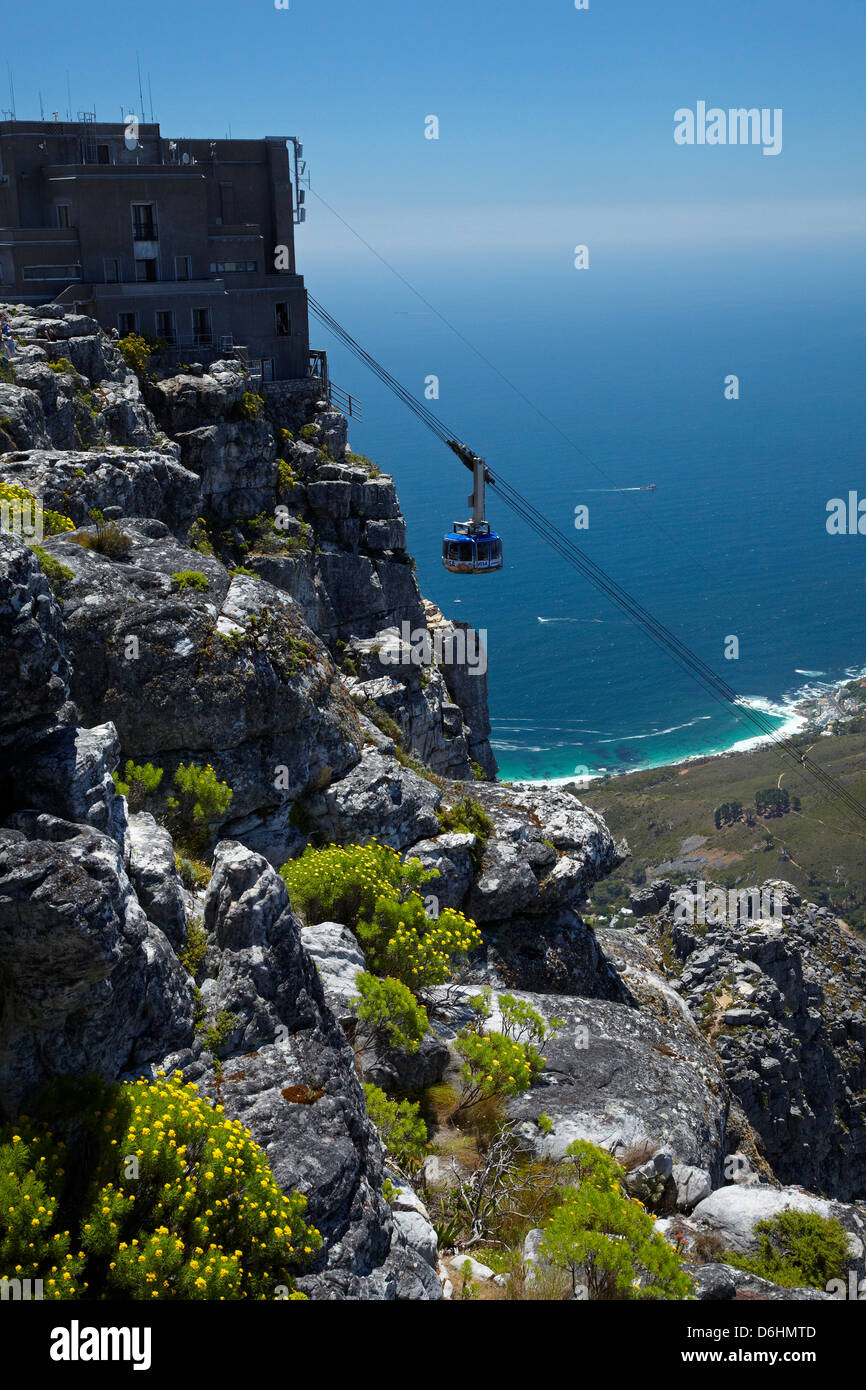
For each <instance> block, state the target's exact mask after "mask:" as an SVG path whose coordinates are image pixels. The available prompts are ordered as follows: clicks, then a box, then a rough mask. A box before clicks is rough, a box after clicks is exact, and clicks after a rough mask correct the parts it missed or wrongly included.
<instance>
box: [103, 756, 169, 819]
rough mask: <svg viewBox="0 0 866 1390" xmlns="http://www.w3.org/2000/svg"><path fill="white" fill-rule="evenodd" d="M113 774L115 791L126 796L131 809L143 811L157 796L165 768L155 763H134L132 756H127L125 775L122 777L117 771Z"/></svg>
mask: <svg viewBox="0 0 866 1390" xmlns="http://www.w3.org/2000/svg"><path fill="white" fill-rule="evenodd" d="M111 775H112V777H113V778H114V789H115V791H116V792H117V794H118V796H125V797H126V799H127V801H128V802H129V809H130V811H141V810H144V809H145V808H146V807H147V806H148V803H150V802H151V801H152V799H153V797H155V796H156V793H157V791H158V790H159V784H160V782H161V781H162V778H163V769H162V768H161V767H154V765H153V763H134V762H133V761H132V759H131V758H127V760H126V764H125V766H124V769H123V777H122V778H121V777H120V775H119V773H117V772H113V773H112V774H111Z"/></svg>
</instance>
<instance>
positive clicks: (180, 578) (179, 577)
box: [171, 570, 210, 593]
mask: <svg viewBox="0 0 866 1390" xmlns="http://www.w3.org/2000/svg"><path fill="white" fill-rule="evenodd" d="M171 582H172V586H173V587H174V588H175V589H177V591H178V593H182V592H183V590H184V589H198V590H200V591H201V592H202V593H203V592H204V590H205V589H207V588H209V586H210V585H209V580H208V577H207V575H206V574H202V572H201V570H177V571H176V572H175V573H174V574H173V575H172V576H171Z"/></svg>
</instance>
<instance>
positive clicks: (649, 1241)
mask: <svg viewBox="0 0 866 1390" xmlns="http://www.w3.org/2000/svg"><path fill="white" fill-rule="evenodd" d="M566 1152H567V1154H568V1155H569V1157H571V1158H572V1159H573V1160H574V1167H575V1176H576V1178H577V1182H578V1184H579V1185H578V1186H569V1187H566V1188H564V1189H563V1191H562V1194H561V1197H562V1201H561V1204H560V1206H559V1207H558V1208H557V1209H556V1211H554V1213H553V1215H552V1216H551V1217H550V1218H549V1219H548V1220H547V1221H546V1222H545V1225H544V1239H543V1241H542V1243H541V1254H542V1256H543V1257H544V1258H545V1259H547V1260H549V1261H550V1262H551V1264H553V1265H554V1266H555V1267H556V1268H558V1269H562V1270H565V1271H567V1272H568V1274H570V1276H571V1280H572V1287H573V1288H574V1289H575V1290H576V1289H577V1288H578V1286H579V1285H581V1284H582V1285H583V1286H584V1287H585V1289H586V1296H587V1297H588V1298H589V1299H591V1300H597V1299H617V1300H621V1299H684V1298H688V1297H689V1295H690V1294H691V1293H692V1284H691V1280H690V1279H689V1278H688V1276H687V1275H686V1274H685V1273H684V1271H683V1270H682V1268H681V1261H680V1256H679V1255H678V1254H677V1252H676V1251H675V1250H674V1248H673V1246H671V1245H668V1243H667V1241H666V1240H665V1239H664V1238H663V1237H662V1236H661V1235H659V1234H658V1232H657V1231H656V1229H655V1223H654V1221H653V1218H652V1217H651V1216H650V1215H649V1213H648V1212H646V1211H644V1209H643V1207H642V1206H641V1204H640V1203H639V1202H637V1201H635V1200H634V1199H633V1198H629V1197H627V1196H625V1195H624V1194H623V1192H622V1190H621V1179H622V1170H621V1169H620V1167H619V1165H618V1164H617V1163H616V1161H615V1159H613V1158H612V1157H611V1156H610V1154H607V1153H605V1152H604V1150H602V1149H599V1148H597V1147H596V1146H595V1145H594V1144H589V1143H587V1142H586V1141H585V1140H578V1141H577V1142H576V1143H574V1144H571V1145H569V1147H568V1149H567V1150H566Z"/></svg>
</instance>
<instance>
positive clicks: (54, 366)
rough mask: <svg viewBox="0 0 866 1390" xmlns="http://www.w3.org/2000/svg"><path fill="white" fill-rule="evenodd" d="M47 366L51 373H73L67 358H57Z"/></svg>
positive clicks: (73, 369)
mask: <svg viewBox="0 0 866 1390" xmlns="http://www.w3.org/2000/svg"><path fill="white" fill-rule="evenodd" d="M47 365H48V366H49V367H50V368H51V370H52V372H60V373H66V372H74V371H75V368H74V367H73V365H72V363H71V362H70V360H69V358H68V357H58V358H56V359H55V361H53V362H49V363H48V364H47Z"/></svg>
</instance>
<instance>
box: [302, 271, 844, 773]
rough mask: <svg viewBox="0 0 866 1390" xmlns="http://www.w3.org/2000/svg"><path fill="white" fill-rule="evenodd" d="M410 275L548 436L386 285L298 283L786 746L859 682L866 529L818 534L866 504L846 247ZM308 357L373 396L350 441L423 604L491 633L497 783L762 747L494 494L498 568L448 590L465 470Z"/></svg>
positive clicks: (352, 366) (344, 280) (380, 392)
mask: <svg viewBox="0 0 866 1390" xmlns="http://www.w3.org/2000/svg"><path fill="white" fill-rule="evenodd" d="M401 268H402V269H403V271H404V272H405V273H407V274H408V276H409V278H410V279H411V280H412V281H413V282H414V283H415V284H417V285H418V287H419V288H420V289H421V290H422V291H423V292H424V294H425V295H427V296H428V297H429V298H430V300H431V301H432V302H433V303H435V304H436V306H437V307H438V308H440V309H441V310H442V312H443V313H444V314H446V315H447V317H448V318H449V319H450V320H451V321H452V322H454V323H456V324H457V325H458V326H459V327H460V329H461V330H462V331H463V332H464V333H465V334H466V335H467V337H468V338H469V339H470V340H471V342H472V343H473V344H474V345H475V346H476V347H477V348H478V349H479V351H480V352H481V353H482V354H483V355H484V356H485V357H486V358H488V359H489V361H490V362H491V363H493V364H495V366H496V367H498V368H499V369H500V370H501V371H502V372H503V373H504V374H505V375H506V376H507V377H509V378H510V380H511V382H512V383H513V384H514V385H515V386H516V387H517V388H518V390H519V392H521V393H523V394H524V395H525V396H527V397H529V398H530V400H531V401H532V402H534V403H536V404H537V405H538V406H539V407H540V408H541V410H542V411H543V413H544V415H546V416H547V417H548V419H549V421H550V422H552V423H546V422H545V421H543V420H541V419H539V418H538V416H537V415H536V414H534V413H533V411H532V409H531V408H530V407H529V406H528V405H527V404H526V403H525V401H524V400H523V399H521V398H520V396H519V395H517V394H515V392H514V391H513V390H512V389H510V387H509V386H508V385H507V384H506V383H505V382H503V381H502V380H501V379H500V378H499V377H498V376H497V375H496V374H495V373H494V372H493V371H491V370H490V369H489V367H488V366H487V365H485V363H484V362H483V361H481V360H479V358H478V357H477V356H476V355H474V354H473V352H471V351H470V350H469V349H468V348H467V347H466V346H465V345H464V344H463V343H461V342H460V341H459V340H458V339H456V338H455V337H454V336H453V335H452V334H451V333H449V331H448V330H447V328H446V327H445V326H444V325H443V324H442V323H441V322H439V321H438V320H437V319H436V318H435V316H433V315H432V314H430V313H429V311H427V310H425V309H424V307H423V306H421V305H419V303H418V302H417V300H414V299H413V298H412V297H411V295H409V293H408V292H407V291H406V290H405V289H404V288H403V287H402V286H401V285H399V284H398V283H397V282H395V281H394V280H393V279H392V278H391V277H389V276H388V274H387V272H386V271H384V270H383V269H382V268H381V267H379V266H377V265H375V264H373V266H372V268H371V266H370V264H369V263H368V262H366V261H359V262H357V264H354V263H353V265H352V266H351V267H338V268H336V269H335V268H334V267H333V266H332V265H331V264H329V263H327V262H324V261H323V263H322V266H321V267H320V268H318V269H317V268H316V267H315V265H313V267H312V268H309V267H308V269H307V279H308V283H309V284H310V288H311V289H312V291H313V292H314V293H315V294H316V295H317V297H318V298H319V299H321V300H322V301H323V302H324V303H325V305H326V306H327V307H328V308H329V309H330V311H331V312H332V313H334V314H335V316H336V317H337V318H338V319H339V320H341V321H342V322H343V323H344V324H345V325H346V326H347V327H348V328H349V329H350V331H351V332H353V333H354V334H355V336H356V337H358V338H359V339H360V340H361V341H362V342H363V343H364V345H365V346H366V347H367V348H368V349H369V350H370V351H371V352H372V353H374V355H375V356H377V357H378V358H379V359H380V360H381V361H383V362H384V364H385V365H386V366H387V367H388V368H389V369H390V370H392V371H393V372H394V374H395V375H396V376H398V377H399V379H400V380H402V381H403V382H404V383H405V384H406V385H407V386H408V387H409V388H410V389H412V390H413V391H414V392H415V393H416V394H417V395H418V396H419V397H421V396H422V395H423V392H424V385H425V380H426V379H427V378H428V377H429V376H430V375H435V376H436V377H437V378H438V380H439V391H440V395H439V399H438V401H433V402H429V404H430V405H431V408H433V409H434V410H435V411H437V412H438V413H439V415H440V417H441V418H442V419H443V421H444V422H445V423H446V424H448V425H449V426H453V427H454V429H455V430H456V431H457V432H458V434H459V435H460V436H461V437H462V438H463V439H464V440H465V442H467V443H468V444H469V445H470V446H471V447H472V448H473V449H475V450H477V451H478V452H480V453H483V454H484V455H485V456H486V458H487V459H488V462H489V464H490V466H491V467H492V468H493V469H494V470H496V469H499V470H500V471H501V472H502V474H503V475H504V476H506V477H508V479H509V480H510V481H512V482H514V483H515V485H516V486H517V487H519V488H520V489H521V491H523V492H526V493H528V494H530V495H531V497H532V499H533V501H535V503H536V504H537V505H538V506H539V507H540V508H541V509H542V510H543V511H544V512H545V513H546V514H547V515H548V516H549V517H550V518H551V519H552V520H553V521H555V523H556V524H557V525H559V526H560V527H562V528H564V529H566V530H570V531H571V533H572V534H574V535H575V537H576V539H578V541H579V543H580V544H581V545H583V546H584V547H585V549H586V551H587V552H588V553H589V554H590V555H591V556H592V557H593V558H594V559H595V560H596V561H597V562H598V563H599V564H600V565H601V566H603V567H604V568H605V569H606V570H607V571H608V572H609V573H610V574H612V575H613V576H614V577H615V578H616V579H618V580H619V582H620V583H622V584H623V585H624V586H625V587H626V588H627V589H628V590H629V591H630V592H631V593H632V594H633V595H635V596H636V597H637V598H639V599H640V601H641V602H642V603H643V604H644V605H645V606H646V607H647V608H648V609H650V611H651V612H653V613H654V614H655V615H656V616H657V617H658V618H660V619H661V620H662V621H663V622H665V623H666V624H667V625H668V627H670V629H671V630H672V631H674V632H675V633H676V634H677V636H679V637H680V638H682V639H683V640H684V641H685V642H687V643H688V645H689V646H690V647H691V648H692V650H693V651H695V652H696V653H697V654H698V655H699V656H701V657H702V658H703V659H704V660H706V661H707V662H709V663H710V664H711V665H712V666H713V667H714V669H715V670H716V671H718V672H719V674H721V675H723V676H724V678H725V679H726V680H727V681H728V682H729V683H730V684H731V685H732V686H734V688H735V689H736V690H737V691H738V692H739V693H740V694H741V695H742V696H743V697H745V698H746V700H747V701H749V702H750V703H752V704H753V705H754V706H756V707H758V708H760V709H762V710H764V711H766V712H767V713H769V714H770V715H771V717H772V719H773V721H774V724H775V726H776V727H777V728H782V727H785V726H786V724H787V723H788V721H789V720H790V707H791V704H792V703H793V702H794V701H795V699H796V698H798V697H799V696H800V695H801V694H802V693H803V692H804V691H807V690H814V689H816V688H820V687H821V686H823V685H825V684H828V683H832V682H834V681H838V680H841V679H843V678H844V677H845V675H846V674H854V673H855V672H856V671H858V670H859V669H860V668H861V666H862V665H863V663H864V661H866V621H864V612H866V609H864V603H863V598H864V558H866V536H829V535H828V534H827V531H826V526H825V520H826V504H827V502H828V500H829V499H830V498H831V497H835V496H843V497H844V496H847V493H848V492H849V490H850V489H857V488H858V486H859V487H860V489H861V492H862V494H863V495H864V496H866V469H864V467H863V456H862V443H861V440H862V426H863V411H862V387H861V378H862V362H863V348H864V327H863V324H864V321H866V320H864V314H863V307H864V306H863V299H864V286H866V276H864V275H863V273H862V271H863V267H862V264H858V263H856V262H855V261H854V260H853V258H850V259H848V260H846V259H845V257H844V256H842V255H840V254H839V252H838V250H837V251H835V252H833V253H832V254H831V252H830V251H828V252H827V255H826V257H823V258H822V257H821V256H817V257H815V256H812V257H811V259H810V260H809V261H808V262H807V263H804V261H803V260H802V259H801V258H800V257H799V256H796V255H794V254H791V255H789V256H787V257H786V256H785V255H783V254H776V255H774V256H769V255H767V256H763V257H762V256H760V255H758V254H757V253H752V254H750V255H747V254H746V253H742V254H740V255H739V256H738V257H737V256H731V257H706V258H703V259H702V258H699V257H692V258H691V259H688V258H683V257H679V258H676V259H673V258H671V259H668V260H658V261H657V262H655V263H653V262H651V261H643V260H639V261H636V260H634V259H631V260H628V259H620V260H616V261H615V262H614V264H613V265H612V266H611V267H610V268H608V269H607V271H606V272H605V273H604V274H597V275H596V274H593V276H592V277H590V276H583V277H581V276H580V275H577V274H573V273H572V274H571V275H568V274H565V273H563V272H562V271H560V270H559V269H558V268H554V267H552V266H546V265H541V266H538V265H533V266H530V267H528V268H527V269H526V273H524V274H521V273H519V272H520V267H519V266H517V267H515V265H513V264H512V263H509V262H506V261H505V260H497V259H496V258H495V257H494V258H492V259H490V260H488V261H486V262H484V263H483V264H482V263H452V264H449V265H436V264H426V263H425V264H424V265H418V266H415V267H406V266H403V267H401ZM314 341H315V343H316V345H319V344H320V343H321V344H322V345H324V346H326V347H327V348H328V349H329V353H330V357H331V366H332V373H333V376H334V378H335V379H336V380H337V381H338V382H339V383H340V384H341V385H343V386H345V387H347V388H349V389H351V390H353V391H355V392H357V393H358V394H359V395H360V396H361V398H362V400H363V402H364V409H365V423H364V424H363V425H359V424H356V423H353V425H352V428H351V440H352V443H353V446H354V447H355V448H356V449H359V450H361V451H363V452H365V453H367V454H369V455H370V456H371V457H372V458H374V459H376V460H377V461H378V462H379V464H380V465H381V466H382V467H383V468H384V469H385V470H387V471H388V472H392V473H393V474H394V476H395V479H396V482H397V487H398V492H399V495H400V499H401V503H402V506H403V511H404V513H405V515H406V519H407V522H408V526H409V547H410V549H411V551H412V553H413V555H414V556H415V557H416V560H417V563H418V571H419V580H420V583H421V587H422V591H423V592H424V594H425V595H426V596H428V597H430V598H432V599H434V600H435V601H436V602H437V603H438V604H439V605H440V606H441V607H442V608H443V610H444V611H445V612H446V613H448V614H450V615H453V616H455V617H462V618H464V619H466V620H467V621H469V622H471V623H472V624H473V625H475V626H476V627H478V628H481V629H484V630H485V631H486V634H487V645H488V653H489V689H490V708H491V716H492V721H493V730H494V733H493V738H494V747H495V750H496V753H497V757H498V759H499V762H500V768H501V774H502V776H503V777H506V778H554V777H569V776H573V775H575V770H576V769H577V770H578V771H579V770H580V769H587V770H588V771H589V772H590V773H595V772H598V771H602V770H604V771H611V772H619V771H625V770H627V769H629V768H636V767H641V766H648V765H653V764H659V763H665V762H671V761H678V760H680V759H682V758H686V757H690V756H695V755H698V754H701V753H706V752H710V751H720V750H724V749H726V748H730V747H732V746H734V745H735V744H737V743H739V742H741V741H742V740H744V739H747V738H749V737H750V736H751V735H753V734H754V729H753V728H751V727H750V725H749V724H748V723H747V722H746V721H745V720H744V719H743V718H742V715H741V711H736V710H733V709H731V708H730V707H729V706H724V707H723V706H720V705H718V704H716V703H715V701H714V700H713V699H712V698H711V697H710V695H709V694H707V692H705V691H704V690H703V689H702V688H701V687H700V686H698V685H696V684H695V682H694V680H693V679H692V678H691V677H690V676H689V675H687V674H686V673H685V672H684V671H682V670H681V669H680V668H679V667H678V666H677V665H676V664H675V663H674V662H673V661H672V660H671V658H670V657H669V656H668V655H667V654H666V653H664V652H662V651H660V650H659V649H658V648H657V647H656V646H655V645H654V644H653V643H652V642H651V641H650V640H649V639H648V638H647V637H646V635H645V634H643V633H642V632H640V631H638V630H637V629H636V628H635V627H633V626H632V625H631V623H630V622H629V620H628V619H627V618H626V617H625V616H624V615H623V614H622V613H621V612H620V611H619V610H618V609H616V608H614V607H612V606H611V604H610V602H609V601H608V599H607V598H606V597H604V596H603V595H601V594H600V593H598V592H596V591H595V590H594V589H593V588H591V587H590V586H589V585H588V584H587V583H586V581H585V580H584V579H583V578H582V577H581V576H580V575H578V574H576V573H574V572H573V571H571V570H570V569H568V568H567V567H565V566H564V565H563V563H562V562H561V561H560V560H559V559H558V557H557V556H555V555H554V554H553V553H552V552H550V551H549V550H548V549H547V548H545V547H544V546H543V545H542V543H541V542H540V541H539V540H538V539H537V538H536V537H535V536H534V535H533V534H532V533H530V532H528V531H527V530H526V529H525V528H524V527H523V526H522V524H521V523H520V522H518V521H517V520H516V519H514V518H512V517H511V516H510V514H509V513H507V512H506V511H504V510H503V509H502V507H501V504H499V503H497V500H496V497H495V494H492V495H491V496H490V499H489V509H488V514H489V515H490V517H491V519H492V520H493V522H494V523H495V524H496V525H497V527H498V529H500V530H501V531H502V533H503V536H504V538H505V557H506V563H505V568H504V570H503V572H502V573H501V574H498V575H492V576H479V577H477V578H466V577H463V576H454V575H449V574H447V573H445V572H444V571H443V570H442V568H441V563H440V541H441V534H442V531H443V530H445V529H448V528H450V525H451V523H452V521H453V520H454V519H455V518H456V517H459V516H462V515H463V514H464V512H465V505H466V493H467V491H468V487H467V484H468V480H469V475H468V474H467V473H466V472H465V470H463V469H462V468H461V467H460V466H459V464H457V462H456V460H454V459H453V458H452V456H451V455H450V453H449V452H448V451H447V450H446V449H444V448H443V447H442V446H441V445H440V444H439V443H438V442H437V441H436V439H435V438H434V437H433V436H432V435H429V434H428V433H427V432H426V431H425V430H423V429H422V427H421V426H420V425H418V424H416V422H415V421H414V420H413V419H412V417H411V416H409V415H408V413H407V412H406V411H405V409H404V408H403V407H402V406H400V405H399V404H398V403H397V402H396V401H395V400H394V399H393V398H392V397H391V396H390V395H389V394H388V393H387V392H386V391H385V390H384V388H382V387H381V386H380V384H379V383H378V382H377V381H376V380H375V379H374V378H372V377H371V376H369V375H368V374H366V373H364V372H363V370H362V368H361V367H360V366H359V365H358V364H357V363H356V362H355V361H354V359H352V358H351V357H349V356H347V355H346V354H345V353H344V352H343V351H342V350H341V349H338V348H337V347H336V345H335V344H334V343H333V341H329V340H328V338H327V336H326V335H325V333H324V331H321V332H319V333H318V334H314ZM731 372H735V373H736V374H737V375H738V376H739V379H740V399H739V400H737V401H727V400H725V398H724V389H723V387H724V379H725V377H726V375H727V374H729V373H731ZM553 426H557V427H559V429H560V430H562V431H564V432H565V433H567V434H568V435H569V436H570V437H571V438H572V439H573V440H574V441H576V443H577V444H578V445H579V447H580V450H581V451H582V453H577V452H575V451H574V450H573V449H571V448H570V447H569V446H568V444H566V442H565V441H564V440H563V439H562V438H561V436H560V435H559V434H558V433H557V431H556V429H555V428H554V427H553ZM647 483H655V484H656V487H655V489H654V490H652V491H640V490H637V489H639V488H640V487H641V486H642V485H645V484H647ZM615 487H619V488H623V489H625V488H628V489H632V490H628V491H613V490H610V489H613V488H615ZM581 504H582V505H586V506H588V507H589V518H590V524H589V528H588V530H586V531H584V532H575V531H573V517H574V509H575V507H576V506H577V505H581ZM732 635H734V636H736V637H737V638H738V641H739V659H737V660H730V661H728V660H725V657H724V649H725V642H726V639H727V638H728V637H730V636H732Z"/></svg>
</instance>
